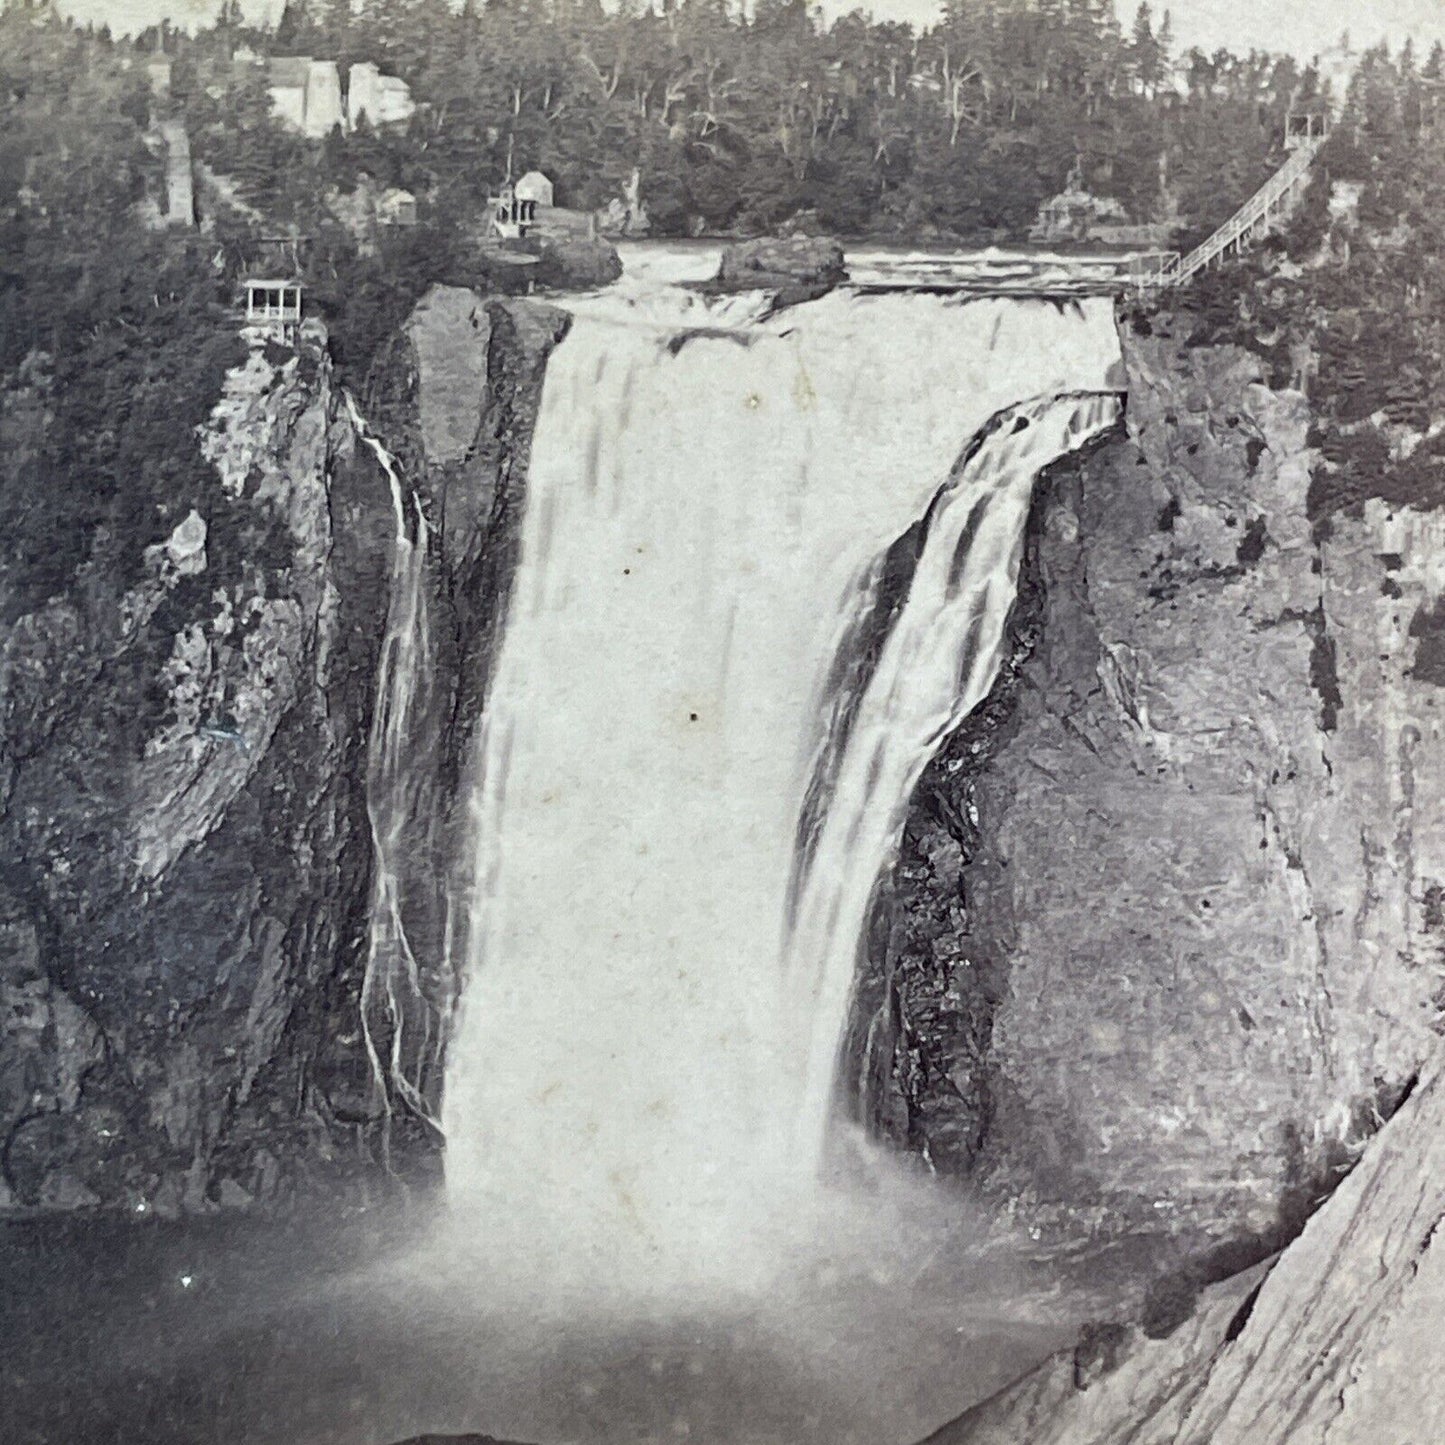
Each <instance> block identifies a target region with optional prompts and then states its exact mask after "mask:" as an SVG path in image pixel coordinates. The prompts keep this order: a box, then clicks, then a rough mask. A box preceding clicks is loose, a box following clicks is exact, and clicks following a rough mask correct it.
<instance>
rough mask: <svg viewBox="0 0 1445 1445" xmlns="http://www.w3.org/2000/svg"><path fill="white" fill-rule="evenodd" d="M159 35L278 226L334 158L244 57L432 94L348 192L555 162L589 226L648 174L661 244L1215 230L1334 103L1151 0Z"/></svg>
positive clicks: (331, 17)
mask: <svg viewBox="0 0 1445 1445" xmlns="http://www.w3.org/2000/svg"><path fill="white" fill-rule="evenodd" d="M136 43H137V45H138V47H139V48H140V49H142V50H145V49H162V48H163V49H165V50H166V51H167V52H168V53H170V54H171V55H172V56H173V58H174V59H175V61H176V75H175V80H174V85H175V89H176V93H177V95H178V97H179V98H180V101H181V103H182V104H183V105H184V107H185V109H186V111H187V114H188V119H189V120H191V121H192V122H193V123H194V124H195V125H196V126H197V127H198V128H199V129H200V130H201V131H202V132H204V133H207V134H209V135H210V136H211V138H212V142H213V149H215V150H216V152H217V153H216V156H215V159H217V160H218V161H222V162H224V163H225V164H226V166H227V169H228V171H230V172H232V173H235V174H237V175H238V177H239V178H240V180H241V181H242V184H243V194H245V195H246V196H248V198H249V199H251V200H253V201H256V202H259V203H261V204H262V205H264V206H265V207H267V208H268V209H270V210H273V211H274V210H277V209H281V210H284V209H286V207H287V205H288V204H294V205H295V206H296V207H298V208H299V209H301V210H302V211H304V209H305V204H306V196H307V194H308V188H307V187H305V186H303V185H300V184H291V183H289V182H292V181H294V180H296V179H299V178H306V177H308V174H309V171H310V168H311V164H312V162H311V150H312V149H314V148H308V147H307V145H306V143H305V142H302V141H301V140H300V139H299V138H297V137H286V136H284V135H280V134H277V133H276V132H274V131H269V132H268V131H266V130H265V129H264V128H263V127H261V126H260V125H259V124H258V122H259V121H260V120H261V118H262V117H264V115H265V111H266V97H265V92H264V87H263V85H262V84H261V82H260V80H259V78H258V77H256V76H255V75H254V73H253V74H251V75H250V76H249V77H247V76H244V75H239V76H238V75H237V74H235V73H233V72H232V70H231V69H230V67H229V64H228V61H229V56H230V55H231V53H232V52H233V50H234V49H235V47H236V46H238V45H242V44H244V45H247V46H250V47H252V48H254V49H257V50H259V51H262V52H265V53H270V54H277V55H281V54H290V55H295V54H307V55H313V56H317V57H324V58H328V59H335V60H337V61H338V62H339V63H340V64H341V65H342V66H343V67H344V66H346V65H348V64H349V63H351V62H353V61H356V60H360V59H368V60H373V61H375V62H377V63H378V64H380V65H382V66H383V68H384V69H386V70H388V71H390V72H391V73H394V74H398V75H400V76H402V77H403V78H404V79H405V80H406V81H407V82H408V83H409V84H410V85H411V86H412V89H413V93H414V95H415V96H416V98H417V99H418V101H419V102H421V109H420V111H419V113H418V115H417V117H416V119H415V121H414V122H413V124H412V126H411V127H410V129H409V130H408V132H407V133H406V134H404V135H395V134H391V135H387V136H384V137H378V136H374V135H371V134H363V135H361V136H358V137H350V138H347V139H346V140H345V141H343V140H341V138H340V137H339V136H338V137H337V138H336V141H335V142H334V143H333V144H332V145H331V146H330V147H329V151H328V156H327V161H326V164H327V167H328V170H329V172H330V173H332V174H335V175H337V176H340V177H345V176H347V175H351V174H354V173H355V171H356V169H357V168H358V166H359V165H361V164H365V165H366V166H367V168H368V169H370V170H372V171H373V173H374V171H375V170H376V169H380V170H381V171H382V172H383V174H384V176H385V178H386V179H387V180H388V181H394V182H396V183H400V184H405V185H407V186H408V188H409V189H413V190H416V191H417V192H418V194H420V195H423V196H427V197H430V198H432V199H434V200H436V201H438V202H439V203H441V204H443V205H445V207H446V208H447V210H448V212H449V213H452V214H455V213H456V212H457V211H458V210H459V209H460V208H464V207H466V206H467V205H468V204H472V205H475V204H477V203H480V201H482V200H483V199H484V198H485V196H486V194H487V192H488V190H489V189H491V188H494V187H495V186H496V184H497V182H498V181H499V180H500V179H501V178H502V177H503V176H504V175H505V174H506V173H507V171H508V169H509V167H510V168H511V169H512V170H513V172H514V173H520V172H521V171H522V170H525V169H529V168H531V167H534V166H535V167H540V168H541V169H543V170H545V171H546V172H547V173H548V174H549V175H551V176H552V177H553V178H554V179H555V180H556V181H557V183H558V193H559V194H558V199H559V201H561V202H562V203H563V204H566V205H570V206H575V207H579V208H583V209H589V210H590V209H593V208H595V207H598V206H601V205H603V204H605V203H606V202H607V201H608V200H609V199H611V198H613V197H616V196H618V195H619V194H620V193H621V192H622V190H623V188H624V186H625V184H626V183H627V181H628V179H629V178H630V177H631V176H632V174H633V173H634V171H635V172H637V173H638V175H639V178H640V181H641V188H642V197H643V199H644V201H645V202H646V205H647V209H648V212H649V215H650V218H651V222H652V225H653V228H654V232H655V233H661V234H684V233H690V232H699V231H706V232H712V233H716V232H720V231H732V230H741V231H764V230H770V229H775V228H777V227H778V226H780V225H782V224H783V223H785V222H787V221H788V220H790V219H791V218H794V217H801V218H802V221H803V223H804V224H810V225H811V226H813V227H814V228H816V229H821V230H826V231H830V232H835V233H838V234H842V235H858V234H865V233H872V234H883V235H889V234H891V235H899V236H906V237H908V238H909V239H923V238H927V237H929V236H936V235H948V236H960V237H963V238H966V239H1002V238H1005V237H1017V236H1019V235H1020V234H1021V233H1023V232H1024V231H1026V230H1027V228H1028V226H1029V225H1030V223H1031V222H1032V221H1033V220H1034V218H1035V216H1036V214H1037V212H1038V208H1039V205H1040V203H1041V202H1042V201H1043V200H1045V199H1046V198H1047V197H1049V196H1052V195H1054V194H1055V193H1057V192H1058V191H1060V190H1061V189H1062V188H1063V187H1064V186H1065V184H1066V182H1068V181H1069V179H1070V178H1071V177H1072V178H1075V179H1076V180H1077V181H1078V182H1079V183H1080V184H1081V185H1082V186H1083V187H1084V188H1086V189H1087V190H1089V191H1090V192H1092V193H1093V194H1095V195H1097V196H1099V197H1101V198H1107V199H1110V200H1113V201H1116V202H1117V203H1118V205H1119V207H1120V208H1121V209H1122V211H1123V213H1125V214H1127V215H1128V216H1129V217H1130V218H1132V219H1133V220H1135V221H1140V222H1148V221H1169V220H1173V219H1178V220H1179V222H1180V223H1181V224H1182V225H1183V226H1184V227H1185V228H1186V229H1189V228H1195V229H1197V228H1200V227H1205V228H1207V227H1208V226H1209V225H1210V224H1212V222H1213V221H1215V220H1217V219H1218V211H1219V206H1220V204H1221V198H1227V197H1229V196H1233V195H1235V194H1237V193H1238V192H1240V191H1241V190H1242V189H1247V187H1248V185H1249V183H1250V182H1251V181H1252V180H1254V179H1257V178H1258V177H1259V176H1260V175H1262V174H1263V173H1264V171H1265V169H1266V167H1267V164H1268V162H1269V159H1270V157H1271V154H1272V152H1274V151H1275V150H1277V149H1278V146H1279V142H1280V136H1281V131H1282V122H1283V116H1284V114H1285V112H1286V110H1287V109H1288V107H1289V105H1290V103H1291V100H1292V99H1296V98H1298V97H1300V96H1308V95H1309V94H1311V93H1312V91H1313V89H1314V86H1315V81H1314V77H1313V75H1312V74H1309V73H1301V71H1300V68H1299V67H1298V66H1297V64H1296V63H1295V62H1294V61H1292V60H1289V59H1280V58H1277V57H1273V56H1268V55H1260V54H1251V55H1248V56H1243V57H1241V56H1235V55H1232V54H1230V53H1228V52H1225V51H1221V52H1218V53H1216V54H1214V55H1212V56H1209V55H1205V54H1203V53H1201V52H1198V51H1191V52H1190V53H1188V54H1187V55H1184V56H1181V57H1175V56H1174V55H1173V54H1172V44H1173V43H1172V39H1171V36H1170V24H1169V19H1168V15H1167V13H1163V14H1159V15H1156V14H1155V13H1154V12H1152V11H1151V9H1150V6H1149V5H1148V4H1147V3H1145V4H1142V5H1140V6H1139V8H1138V11H1137V13H1136V14H1135V16H1134V18H1133V22H1132V25H1131V26H1130V28H1129V29H1128V30H1127V31H1125V30H1124V29H1123V28H1122V27H1121V26H1120V24H1119V22H1118V20H1117V18H1116V13H1115V9H1114V3H1113V0H950V3H949V5H948V6H947V10H946V14H945V16H944V18H943V19H942V20H941V21H940V23H939V24H937V25H936V26H934V27H932V28H929V29H926V30H922V31H919V30H915V29H914V28H913V27H912V26H908V25H902V24H897V23H892V22H875V21H872V20H870V19H868V18H867V17H865V16H864V15H863V14H861V13H854V14H851V15H847V16H844V17H842V18H841V19H839V20H837V21H835V22H834V23H833V24H832V25H831V26H828V27H826V28H824V27H821V26H820V25H819V24H818V23H817V22H816V20H815V18H814V16H813V15H812V14H810V12H809V10H808V8H807V6H806V4H805V3H804V0H758V3H757V4H756V5H755V6H753V7H752V11H751V14H750V15H744V14H743V12H742V10H741V8H740V7H738V6H736V5H734V4H732V3H730V0H681V3H678V0H664V3H663V4H662V5H661V7H660V8H658V9H653V8H640V7H639V6H638V5H637V4H624V5H622V6H621V7H620V8H619V9H617V10H616V11H615V12H612V13H608V12H607V11H604V10H603V8H602V7H601V5H600V3H598V0H487V3H485V4H482V5H478V4H477V3H476V0H467V3H466V4H464V5H463V6H462V7H461V8H460V9H453V8H452V6H451V5H449V4H448V3H447V0H363V3H361V4H360V5H359V6H358V7H357V8H353V7H352V6H351V4H350V3H349V0H291V3H290V4H289V5H288V6H287V9H286V10H285V12H284V14H283V15H282V17H281V20H280V23H279V25H278V27H277V28H276V30H275V32H274V33H269V32H268V33H263V32H258V31H254V30H250V29H248V28H247V27H245V26H244V25H243V24H242V23H241V21H240V18H239V14H238V12H237V11H235V10H228V11H226V12H223V13H222V15H221V17H220V19H219V20H218V22H217V23H216V25H215V26H214V28H212V29H209V30H207V31H204V32H202V33H200V34H198V35H195V36H187V35H182V34H179V33H175V32H170V31H153V32H149V33H147V34H146V35H143V36H141V37H139V38H138V40H137V42H136ZM218 82H220V83H219V84H218ZM218 131H224V136H223V137H222V136H220V135H218ZM243 140H244V143H243ZM309 194H310V195H312V196H313V197H314V195H315V187H314V186H312V187H310V188H309Z"/></svg>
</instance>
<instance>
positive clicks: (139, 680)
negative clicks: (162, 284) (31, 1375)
mask: <svg viewBox="0 0 1445 1445" xmlns="http://www.w3.org/2000/svg"><path fill="white" fill-rule="evenodd" d="M197 444H198V446H199V448H200V450H201V453H202V454H203V456H204V457H205V458H207V459H208V460H209V462H210V463H211V466H212V469H213V476H214V480H213V483H212V490H211V491H210V492H209V495H208V496H206V495H203V496H202V497H201V499H200V500H199V501H198V503H197V505H196V506H194V507H192V508H190V510H189V511H188V512H186V514H184V515H181V516H177V517H176V518H175V519H174V521H172V522H170V523H169V525H163V528H162V529H161V530H160V531H159V534H158V535H157V536H156V537H155V540H154V542H153V543H151V544H150V545H147V546H146V547H145V548H144V556H143V559H141V565H140V566H139V567H138V568H137V569H136V572H137V578H138V580H135V581H134V582H126V581H125V580H124V579H122V578H119V577H117V576H115V575H112V574H111V573H108V572H103V571H101V570H99V569H96V568H95V567H93V566H90V565H87V567H84V568H82V571H81V574H80V575H79V576H78V577H77V578H76V579H75V582H74V584H73V585H72V586H70V587H68V588H67V589H65V590H62V591H60V592H58V593H56V594H55V595H54V596H52V597H51V598H50V599H49V600H48V601H47V602H44V603H43V605H41V606H39V607H38V609H37V610H33V611H29V612H25V613H23V614H22V615H20V616H18V617H16V618H15V620H14V621H13V622H12V623H11V624H10V625H8V626H7V627H6V628H5V629H4V631H3V633H0V750H3V761H4V772H3V780H4V788H3V793H0V855H3V859H4V866H3V871H0V996H3V999H4V1003H5V1006H4V1008H3V1009H0V1151H3V1152H0V1164H3V1178H4V1187H5V1190H6V1191H7V1192H8V1194H9V1195H10V1196H11V1198H12V1200H13V1202H15V1203H18V1204H21V1205H32V1206H33V1205H40V1206H56V1207H67V1206H75V1205H83V1204H104V1205H111V1206H124V1207H127V1208H130V1209H133V1210H135V1211H139V1212H145V1211H149V1210H152V1209H155V1210H159V1211H162V1212H166V1211H170V1210H174V1209H177V1208H180V1207H188V1208H198V1209H199V1208H207V1207H210V1206H211V1205H212V1204H214V1202H215V1201H216V1200H217V1199H225V1200H228V1201H231V1202H236V1201H241V1200H247V1199H250V1198H251V1197H253V1196H255V1195H257V1194H263V1193H267V1192H270V1191H272V1190H274V1189H275V1188H276V1187H277V1185H278V1183H279V1181H280V1176H281V1173H282V1169H281V1164H280V1161H281V1159H282V1158H284V1157H286V1156H290V1157H291V1158H292V1159H293V1160H294V1159H295V1158H296V1157H297V1156H299V1155H306V1156H308V1157H309V1159H310V1160H311V1161H312V1162H315V1161H317V1160H320V1159H324V1158H325V1156H326V1155H327V1154H328V1153H329V1152H330V1151H331V1148H332V1146H331V1144H330V1142H329V1141H330V1139H331V1138H332V1136H333V1133H334V1131H335V1130H336V1129H337V1127H338V1121H337V1120H336V1118H335V1116H334V1113H333V1111H331V1109H330V1108H329V1105H328V1103H327V1100H326V1098H325V1095H324V1093H323V1092H322V1091H319V1090H318V1089H317V1088H316V1087H315V1075H314V1071H313V1069H312V1067H311V1062H312V1060H313V1059H314V1057H315V1056H316V1055H317V1053H318V1052H320V1051H321V1049H322V1045H323V1041H324V1036H325V1034H326V1031H327V1029H329V1028H335V1027H336V1024H335V1021H334V1020H333V1021H332V1022H329V1023H328V1022H327V1020H326V1018H325V1002H326V1000H327V999H328V997H329V996H330V991H331V990H333V989H334V988H336V987H338V986H339V984H338V980H340V979H342V978H344V976H345V973H346V970H347V967H348V960H349V959H351V958H352V956H353V954H354V942H353V940H354V938H355V936H356V933H357V930H358V927H359V925H360V921H361V919H360V914H361V911H362V910H364V906H365V882H366V874H367V869H368V858H367V850H366V847H365V838H366V831H365V813H364V800H363V799H362V798H361V796H360V793H359V788H358V784H357V780H358V779H359V778H360V777H361V776H362V773H363V768H362V762H363V756H362V753H361V749H362V748H363V747H364V743H365V736H366V731H365V724H366V718H367V715H368V711H369V706H370V700H369V692H370V687H371V683H372V675H373V673H374V670H375V655H376V645H377V639H376V635H375V628H374V619H375V617H376V615H377V613H378V610H379V608H380V606H381V604H382V603H383V600H384V599H383V595H382V594H383V590H384V586H385V577H386V558H387V547H388V546H389V536H388V531H387V521H388V517H389V512H390V503H389V500H388V498H387V496H386V491H385V483H384V480H383V479H382V478H381V477H380V475H379V473H378V472H377V470H376V468H375V466H374V464H372V463H370V462H369V461H368V460H367V458H366V457H365V456H362V455H359V454H358V451H357V447H356V439H355V437H354V435H353V434H352V432H351V429H350V426H349V423H347V421H346V420H345V416H344V413H343V411H342V409H341V408H340V406H339V396H338V393H337V389H336V386H335V384H334V382H333V380H332V377H331V371H330V363H329V360H328V358H327V355H326V349H325V337H324V334H320V333H318V332H317V331H315V330H312V331H311V332H310V333H309V334H308V335H306V336H305V337H303V339H302V340H301V342H300V343H299V345H298V347H296V348H289V347H288V348H283V347H277V346H274V345H272V344H264V345H263V344H260V343H258V344H257V346H256V347H255V348H254V349H252V350H251V351H250V353H249V356H248V358H247V360H246V362H245V363H244V365H242V366H239V367H236V368H234V369H233V370H232V371H231V372H230V373H229V374H228V375H227V377H226V379H225V383H224V388H223V393H222V395H221V396H220V397H219V399H218V400H217V401H216V404H215V407H214V410H213V411H212V414H211V417H210V420H209V421H208V422H207V423H206V425H205V426H204V427H203V428H202V431H201V435H200V436H199V437H198V440H197ZM143 500H144V499H143V498H140V497H137V498H136V499H135V504H136V507H137V509H140V508H141V507H142V505H143ZM336 1017H337V1018H340V1017H341V1015H340V1014H338V1015H337V1016H336ZM340 1127H342V1128H346V1127H349V1126H344V1125H342V1126H340Z"/></svg>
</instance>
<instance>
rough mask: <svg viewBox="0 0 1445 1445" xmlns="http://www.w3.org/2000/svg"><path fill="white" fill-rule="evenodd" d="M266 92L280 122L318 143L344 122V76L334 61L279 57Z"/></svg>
mask: <svg viewBox="0 0 1445 1445" xmlns="http://www.w3.org/2000/svg"><path fill="white" fill-rule="evenodd" d="M266 88H267V89H268V90H269V91H270V93H271V109H272V110H273V111H274V112H275V114H276V118H277V120H279V121H281V122H282V123H283V124H285V125H289V126H290V127H291V128H292V129H293V130H299V131H300V132H301V133H302V134H303V135H308V136H310V137H312V139H314V140H320V139H321V138H322V137H324V136H328V135H330V134H331V132H332V130H333V129H334V128H335V127H336V126H338V125H341V124H342V123H343V121H344V117H345V112H344V111H343V110H342V107H341V72H340V71H339V70H337V68H336V62H335V61H334V60H312V59H311V57H310V56H309V55H278V56H275V57H274V58H273V59H272V60H271V61H270V62H269V64H268V65H267V67H266Z"/></svg>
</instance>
